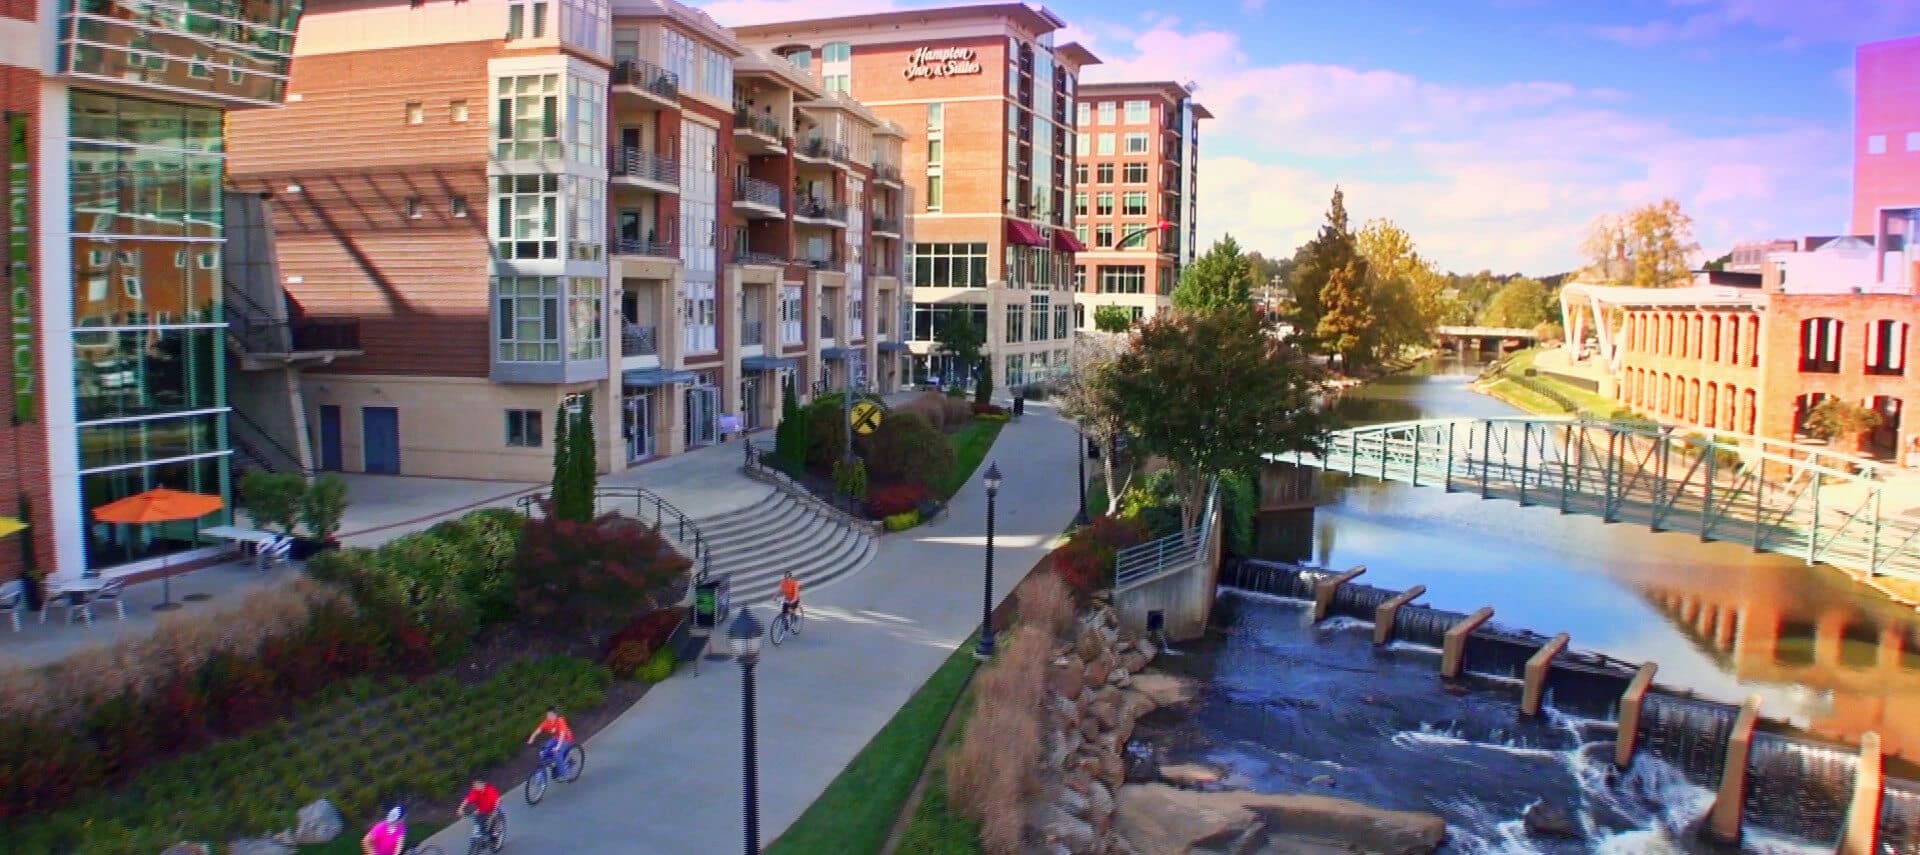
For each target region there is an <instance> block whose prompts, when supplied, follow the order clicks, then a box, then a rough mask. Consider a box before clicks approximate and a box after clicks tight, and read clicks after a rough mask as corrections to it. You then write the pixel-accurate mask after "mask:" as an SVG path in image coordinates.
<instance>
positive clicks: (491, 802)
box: [454, 778, 500, 838]
mask: <svg viewBox="0 0 1920 855" xmlns="http://www.w3.org/2000/svg"><path fill="white" fill-rule="evenodd" d="M499 810H500V789H499V788H498V787H495V786H494V785H492V784H489V783H487V782H486V781H482V780H480V779H479V778H475V779H473V786H472V787H471V788H469V789H468V790H467V797H466V798H465V799H463V800H462V801H461V802H460V807H458V808H456V809H454V815H455V816H466V815H467V812H468V811H472V812H473V825H474V827H475V828H478V829H480V834H481V836H483V837H487V838H492V837H493V836H494V835H495V834H496V833H497V832H496V831H495V825H494V818H495V816H496V814H497V813H498V811H499Z"/></svg>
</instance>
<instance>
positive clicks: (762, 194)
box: [733, 176, 785, 208]
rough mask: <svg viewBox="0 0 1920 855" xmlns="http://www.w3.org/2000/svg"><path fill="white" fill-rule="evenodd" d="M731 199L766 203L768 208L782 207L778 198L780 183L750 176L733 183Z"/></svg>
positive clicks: (781, 202) (760, 203) (757, 203)
mask: <svg viewBox="0 0 1920 855" xmlns="http://www.w3.org/2000/svg"><path fill="white" fill-rule="evenodd" d="M733 201H735V202H748V203H751V204H755V205H766V206H767V207H769V208H784V207H785V205H784V201H783V200H782V199H781V198H780V185H778V184H775V183H773V182H771V181H764V180H761V179H759V178H753V177H751V176H749V177H747V178H743V179H741V180H739V181H735V182H734V183H733Z"/></svg>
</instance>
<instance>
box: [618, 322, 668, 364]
mask: <svg viewBox="0 0 1920 855" xmlns="http://www.w3.org/2000/svg"><path fill="white" fill-rule="evenodd" d="M620 355H621V356H623V357H625V356H659V355H660V335H659V328H658V327H654V326H651V325H642V324H627V325H626V326H624V327H622V328H621V330H620Z"/></svg>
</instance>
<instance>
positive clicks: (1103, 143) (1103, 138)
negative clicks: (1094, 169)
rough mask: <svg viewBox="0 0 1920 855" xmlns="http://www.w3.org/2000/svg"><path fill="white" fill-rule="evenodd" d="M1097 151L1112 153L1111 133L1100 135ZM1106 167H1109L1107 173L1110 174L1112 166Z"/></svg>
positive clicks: (1105, 153) (1103, 153)
mask: <svg viewBox="0 0 1920 855" xmlns="http://www.w3.org/2000/svg"><path fill="white" fill-rule="evenodd" d="M1097 153H1098V154H1101V155H1112V154H1113V134H1101V135H1100V145H1099V148H1098V151H1097ZM1108 169H1109V174H1111V169H1112V167H1108Z"/></svg>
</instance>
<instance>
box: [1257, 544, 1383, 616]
mask: <svg viewBox="0 0 1920 855" xmlns="http://www.w3.org/2000/svg"><path fill="white" fill-rule="evenodd" d="M1327 575H1328V574H1327V573H1325V572H1324V571H1319V570H1309V569H1307V568H1305V567H1295V566H1293V565H1291V564H1281V563H1279V562H1277V561H1261V560H1259V559H1254V558H1248V559H1244V560H1242V561H1241V562H1240V563H1239V566H1238V568H1237V569H1236V570H1235V572H1234V573H1233V575H1232V576H1231V577H1229V578H1231V579H1232V580H1233V586H1234V587H1236V588H1240V589H1241V590H1245V591H1252V592H1254V593H1257V594H1271V595H1273V596H1276V597H1285V598H1287V599H1289V600H1306V601H1309V602H1310V601H1312V600H1313V586H1314V585H1315V584H1316V583H1318V582H1319V581H1320V580H1321V579H1325V578H1327ZM1369 617H1371V615H1369Z"/></svg>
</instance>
